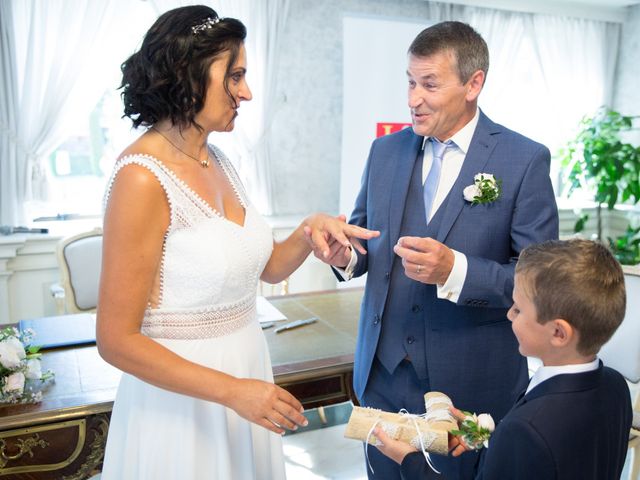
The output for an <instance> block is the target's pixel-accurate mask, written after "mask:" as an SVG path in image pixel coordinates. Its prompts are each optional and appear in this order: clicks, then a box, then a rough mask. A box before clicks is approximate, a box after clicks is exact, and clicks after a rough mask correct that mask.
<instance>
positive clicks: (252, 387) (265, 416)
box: [227, 378, 308, 435]
mask: <svg viewBox="0 0 640 480" xmlns="http://www.w3.org/2000/svg"><path fill="white" fill-rule="evenodd" d="M233 390H234V391H233V392H232V394H231V395H230V400H229V402H228V403H227V405H228V406H229V407H230V408H232V409H233V410H235V411H236V413H238V415H240V416H241V417H243V418H246V419H247V420H249V421H250V422H253V423H255V424H257V425H260V426H262V427H264V428H266V429H267V430H271V431H272V432H275V433H277V434H279V435H282V434H283V433H284V431H285V430H284V429H285V428H286V429H288V430H296V429H297V428H298V426H302V427H305V426H307V424H308V421H307V419H306V418H305V417H304V415H302V412H303V411H304V408H302V404H301V403H300V402H299V401H298V400H297V399H296V398H295V397H294V396H293V395H291V394H290V393H289V392H287V391H286V390H285V389H283V388H281V387H279V386H277V385H274V384H273V383H269V382H264V381H262V380H254V379H247V378H240V379H237V384H236V386H235V388H234V389H233Z"/></svg>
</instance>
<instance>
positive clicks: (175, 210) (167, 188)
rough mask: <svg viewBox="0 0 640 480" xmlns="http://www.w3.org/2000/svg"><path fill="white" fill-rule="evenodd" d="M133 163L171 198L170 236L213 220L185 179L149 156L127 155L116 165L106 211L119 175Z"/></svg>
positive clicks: (106, 196) (108, 190)
mask: <svg viewBox="0 0 640 480" xmlns="http://www.w3.org/2000/svg"><path fill="white" fill-rule="evenodd" d="M132 164H135V165H140V166H142V167H145V168H147V169H148V170H149V171H150V172H151V173H153V174H154V175H155V177H156V178H157V179H158V182H160V185H161V186H162V189H163V190H164V192H165V195H166V196H167V202H168V203H169V210H170V216H171V217H170V222H169V228H168V229H167V235H170V234H171V233H172V232H173V231H175V230H180V229H183V228H188V227H190V226H192V225H194V224H196V223H198V222H200V221H202V220H203V219H206V218H210V216H211V215H210V212H209V211H208V207H207V205H206V204H205V203H204V202H203V201H201V200H200V199H198V198H194V194H193V192H192V190H191V189H190V188H189V186H188V185H186V184H184V182H183V181H182V180H180V179H179V178H178V177H177V176H176V175H175V174H174V173H173V172H172V171H171V170H170V169H168V168H167V167H166V166H164V165H163V164H162V163H161V162H160V161H159V160H158V159H156V158H155V157H153V156H151V155H146V154H135V155H127V156H126V157H123V158H121V159H120V160H118V162H116V165H115V168H114V170H113V173H112V174H111V179H110V180H109V183H108V186H107V190H106V192H105V197H104V207H105V208H106V205H107V201H108V199H109V195H110V193H111V188H112V186H113V183H114V182H115V180H116V177H117V175H118V173H119V172H120V170H122V169H123V168H124V167H126V166H127V165H132Z"/></svg>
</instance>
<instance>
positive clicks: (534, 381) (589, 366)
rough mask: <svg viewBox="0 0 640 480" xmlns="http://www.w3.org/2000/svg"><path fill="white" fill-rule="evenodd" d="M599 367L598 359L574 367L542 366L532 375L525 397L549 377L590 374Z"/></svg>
mask: <svg viewBox="0 0 640 480" xmlns="http://www.w3.org/2000/svg"><path fill="white" fill-rule="evenodd" d="M599 365H600V360H598V357H596V358H595V360H594V361H593V362H589V363H578V364H575V365H559V366H551V367H545V366H544V365H543V366H542V367H540V368H538V370H536V373H534V374H533V377H531V380H530V381H529V386H528V387H527V391H526V392H525V395H526V394H527V393H529V392H530V391H531V390H533V389H534V388H535V387H537V386H538V385H540V384H541V383H542V382H544V381H545V380H549V379H550V378H551V377H555V376H556V375H563V374H565V373H583V372H590V371H592V370H597V369H598V366H599Z"/></svg>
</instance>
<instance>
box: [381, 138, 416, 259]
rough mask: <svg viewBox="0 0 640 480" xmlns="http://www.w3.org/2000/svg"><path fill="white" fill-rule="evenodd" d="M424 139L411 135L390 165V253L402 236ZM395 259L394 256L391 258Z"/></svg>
mask: <svg viewBox="0 0 640 480" xmlns="http://www.w3.org/2000/svg"><path fill="white" fill-rule="evenodd" d="M423 138H424V137H420V136H418V135H415V134H413V133H412V134H411V138H410V140H409V141H408V142H404V143H403V144H402V145H403V146H402V148H401V149H399V150H398V151H397V153H396V155H395V158H394V159H393V161H391V162H389V164H390V165H391V166H392V168H393V173H392V175H393V181H392V182H391V198H390V204H389V223H388V225H389V248H390V250H389V251H391V252H392V251H393V246H394V245H395V244H396V242H397V240H398V235H400V226H401V224H402V217H403V214H404V206H405V203H406V201H407V195H408V193H409V183H410V182H411V174H412V172H413V166H414V163H415V162H416V159H417V157H418V155H419V154H420V155H421V154H422V153H421V151H420V148H421V146H422V142H423ZM391 258H393V255H392V256H391Z"/></svg>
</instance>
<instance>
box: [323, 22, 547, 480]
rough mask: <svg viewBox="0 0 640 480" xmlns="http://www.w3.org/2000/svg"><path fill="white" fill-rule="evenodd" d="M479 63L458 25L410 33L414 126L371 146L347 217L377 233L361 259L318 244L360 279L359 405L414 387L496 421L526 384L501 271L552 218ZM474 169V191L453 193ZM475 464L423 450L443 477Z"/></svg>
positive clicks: (468, 32) (474, 43)
mask: <svg viewBox="0 0 640 480" xmlns="http://www.w3.org/2000/svg"><path fill="white" fill-rule="evenodd" d="M488 66H489V53H488V49H487V45H486V43H485V42H484V40H483V39H482V37H481V36H480V35H479V34H478V33H477V32H475V31H474V30H473V29H472V28H471V27H470V26H468V25H466V24H463V23H460V22H444V23H439V24H437V25H434V26H432V27H429V28H427V29H425V30H424V31H422V32H421V33H420V34H419V35H418V36H417V37H416V38H415V40H414V41H413V43H412V44H411V46H410V47H409V52H408V67H407V80H408V95H409V107H410V109H411V117H412V122H413V128H412V129H405V130H403V131H401V132H398V133H395V134H392V135H388V136H385V137H381V138H379V139H377V140H376V141H374V142H373V145H372V146H371V151H370V154H369V158H368V161H367V164H366V167H365V170H364V175H363V178H362V186H361V190H360V193H359V195H358V197H357V200H356V204H355V208H354V211H353V214H352V216H351V219H350V223H353V224H356V225H359V226H362V227H366V228H368V229H372V230H379V231H380V232H381V235H380V237H378V238H375V239H371V240H369V241H368V242H367V244H366V245H365V247H366V248H367V251H368V254H367V255H362V254H360V253H358V252H356V250H355V249H353V250H351V249H346V248H344V247H341V246H340V245H339V244H337V242H336V243H334V244H333V245H332V248H331V252H330V254H329V256H328V257H326V256H324V255H322V254H321V252H319V251H318V253H317V255H318V256H319V257H320V258H321V259H323V260H324V261H326V262H327V263H329V264H331V265H333V266H334V267H339V268H337V270H338V271H339V273H340V276H341V277H342V279H349V278H351V277H357V276H360V275H362V274H364V273H367V274H368V276H367V283H366V289H365V295H364V299H363V303H362V310H361V317H360V324H359V332H358V340H357V346H356V354H355V368H354V387H355V392H356V395H357V396H358V399H359V400H360V402H361V404H362V405H365V406H369V407H374V408H380V409H382V410H386V411H391V412H397V411H399V410H400V409H401V408H405V409H407V410H408V411H409V412H411V413H421V412H424V408H425V407H424V400H423V395H424V393H425V392H427V391H441V392H444V393H446V394H447V395H449V396H450V397H451V399H452V400H453V402H454V403H455V404H456V405H457V406H459V407H460V408H462V409H468V410H473V411H475V412H479V413H480V412H488V413H490V414H491V415H492V416H493V417H494V419H495V420H496V421H498V420H499V419H501V418H502V417H503V416H504V415H505V414H506V412H507V410H508V408H509V407H510V406H511V405H512V404H513V402H514V400H515V398H516V396H517V394H518V393H519V390H521V389H523V388H524V386H525V385H526V381H527V379H528V376H527V363H526V359H525V358H524V357H522V356H521V355H520V354H519V353H518V344H517V341H516V338H515V337H514V335H513V333H512V331H511V325H510V323H509V321H508V320H507V317H506V313H507V309H508V308H509V307H510V306H511V303H512V300H511V293H512V289H513V274H514V266H515V263H516V260H517V258H518V254H519V253H520V251H521V250H522V249H523V248H524V247H526V246H527V245H530V244H532V243H538V242H542V241H544V240H549V239H554V238H557V236H558V214H557V209H556V204H555V197H554V193H553V190H552V187H551V181H550V179H549V163H550V157H549V150H548V149H547V148H546V147H544V146H543V145H540V144H538V143H535V142H533V141H532V140H530V139H528V138H525V137H523V136H522V135H519V134H517V133H515V132H513V131H511V130H508V129H506V128H505V127H503V126H501V125H498V124H495V123H493V122H492V121H491V120H490V119H489V118H487V116H486V115H484V113H482V112H481V111H480V110H479V109H478V96H479V94H480V92H481V90H482V87H483V85H484V81H485V78H486V75H487V70H488ZM522 113H523V115H524V114H526V112H522ZM479 173H484V174H485V179H488V181H486V182H484V194H481V192H479V191H478V190H475V192H474V191H473V189H467V191H466V197H467V198H465V195H464V194H463V191H464V190H465V188H466V187H468V186H470V185H474V177H476V175H477V174H479ZM486 174H490V175H489V176H487V175H486ZM491 175H492V176H493V177H491ZM477 178H478V179H479V176H478V177H477ZM492 178H494V179H495V182H494V181H492ZM496 194H497V195H496ZM474 196H476V198H477V199H480V200H481V203H477V204H474V203H473V202H472V201H470V200H473V197H474ZM496 196H497V198H495V197H496ZM368 458H369V461H370V462H371V466H372V467H373V468H372V469H369V468H368V469H367V471H368V474H369V478H371V479H373V478H376V479H385V480H390V479H396V478H397V479H399V478H400V474H399V469H398V465H397V464H395V462H393V461H391V460H389V459H388V458H386V457H384V456H383V455H382V454H380V453H379V452H378V451H377V449H375V448H373V449H369V450H368ZM474 462H475V458H474V456H473V455H472V456H470V457H468V458H464V459H462V460H461V459H459V458H455V459H454V458H451V457H436V458H434V463H435V465H436V468H438V469H439V470H441V471H442V473H443V475H442V476H440V477H438V478H446V479H448V480H449V479H465V478H470V476H471V475H472V470H473V463H474ZM373 472H375V473H373Z"/></svg>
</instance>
